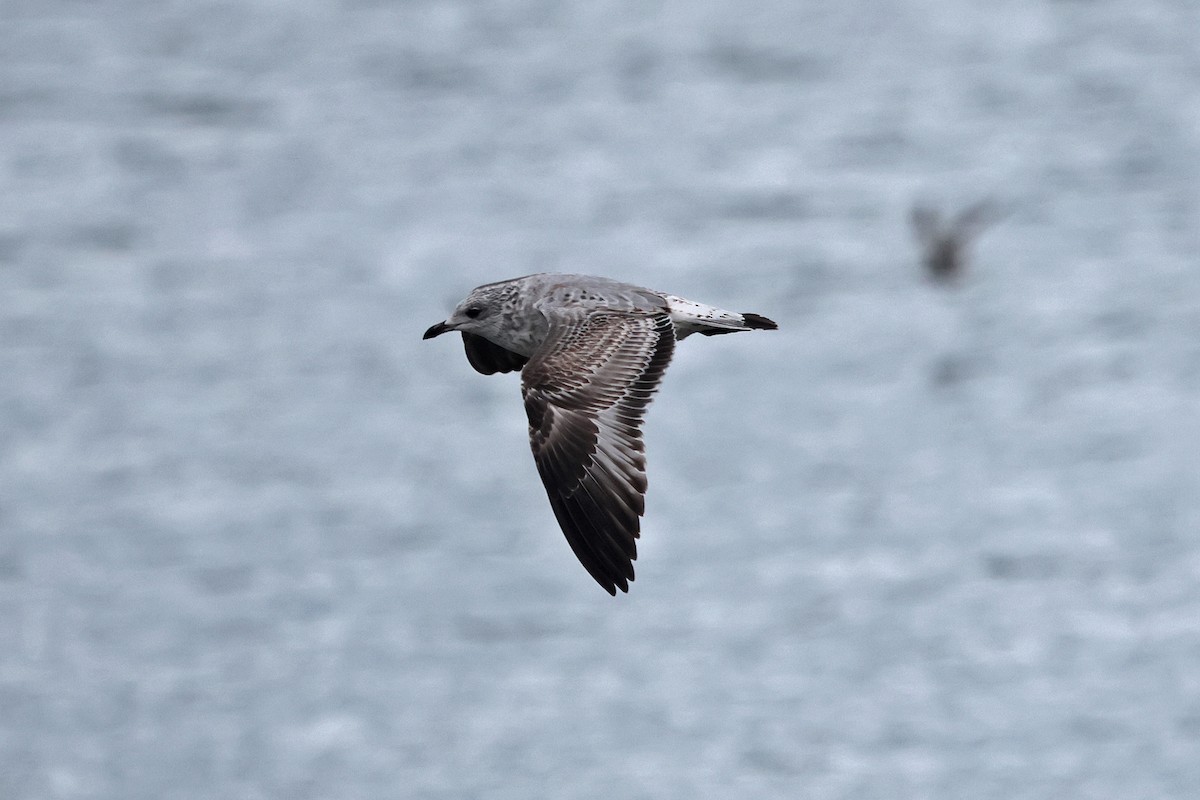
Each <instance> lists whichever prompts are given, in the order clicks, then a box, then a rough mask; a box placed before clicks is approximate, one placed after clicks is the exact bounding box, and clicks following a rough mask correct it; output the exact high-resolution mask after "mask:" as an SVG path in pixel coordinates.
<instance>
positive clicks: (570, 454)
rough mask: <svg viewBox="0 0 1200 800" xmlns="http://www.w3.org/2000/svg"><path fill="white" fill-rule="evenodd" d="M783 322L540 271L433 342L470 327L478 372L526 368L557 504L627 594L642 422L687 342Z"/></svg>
mask: <svg viewBox="0 0 1200 800" xmlns="http://www.w3.org/2000/svg"><path fill="white" fill-rule="evenodd" d="M777 327H778V326H777V325H776V324H775V323H774V322H773V321H772V320H769V319H767V318H766V317H763V316H759V315H758V314H750V313H743V314H738V313H735V312H732V311H723V310H721V309H719V308H715V307H713V306H709V305H705V304H703V303H696V302H693V301H691V300H685V299H683V298H682V297H676V296H675V295H671V294H663V293H661V292H655V291H652V290H650V289H643V288H642V287H640V286H634V285H632V284H628V283H621V282H619V281H615V280H610V279H608V278H598V277H594V276H591V275H565V274H555V273H539V274H536V275H526V276H524V277H521V278H514V279H512V280H507V281H500V282H498V283H488V284H484V285H483V286H479V287H476V288H475V289H473V290H472V291H471V293H470V294H469V295H467V298H466V299H465V300H463V301H462V302H461V303H459V304H458V307H457V308H455V309H454V313H453V314H451V315H450V317H449V319H446V320H445V321H444V322H439V323H437V324H436V325H433V326H432V327H430V328H429V330H427V331H425V335H424V336H423V337H422V338H424V339H432V338H433V337H435V336H440V335H442V334H443V333H449V332H450V331H458V332H459V333H461V334H462V338H463V346H464V348H465V349H466V352H467V360H468V361H469V362H470V363H471V366H472V367H474V368H475V369H476V371H478V372H480V373H482V374H484V375H492V374H494V373H497V372H501V373H504V372H513V371H516V370H520V371H521V394H522V396H523V398H524V400H525V413H526V415H527V416H528V418H529V444H530V447H531V448H532V450H533V460H534V462H535V464H536V465H537V470H538V474H539V475H540V476H541V478H542V483H543V484H544V485H545V487H546V494H547V496H548V497H549V498H550V507H551V509H553V511H554V516H555V518H556V519H557V520H558V524H559V526H560V527H561V528H562V531H563V534H564V535H565V536H566V538H567V543H568V544H570V546H571V550H572V551H574V553H575V556H576V557H577V558H578V559H579V561H580V563H581V564H583V566H584V568H585V569H586V570H587V571H588V573H589V574H590V575H591V576H592V577H593V578H594V579H595V580H596V582H597V583H599V584H600V585H601V586H602V587H603V588H604V589H605V590H606V591H607V592H608V593H609V594H611V595H616V593H617V589H620V590H621V591H623V592H628V591H629V581H632V580H633V560H634V559H636V558H637V545H636V540H637V538H638V537H639V535H640V532H641V519H640V518H641V516H642V515H643V513H644V512H645V494H646V458H645V446H644V445H643V443H642V421H643V419H644V417H645V414H646V408H647V406H648V405H649V404H650V400H651V398H652V397H653V395H654V393H655V392H656V391H657V390H658V387H659V384H660V382H661V381H662V378H663V373H664V372H665V371H666V369H667V364H668V363H669V362H670V360H671V355H672V354H673V353H674V351H675V342H676V340H679V339H684V338H686V337H688V336H690V335H691V334H693V333H699V334H702V335H704V336H716V335H718V334H723V333H736V332H738V331H748V330H755V329H758V330H775V329H776V328H777Z"/></svg>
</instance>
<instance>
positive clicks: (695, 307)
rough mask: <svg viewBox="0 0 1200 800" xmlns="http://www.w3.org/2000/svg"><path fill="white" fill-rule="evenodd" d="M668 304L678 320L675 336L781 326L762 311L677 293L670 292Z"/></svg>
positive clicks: (707, 334)
mask: <svg viewBox="0 0 1200 800" xmlns="http://www.w3.org/2000/svg"><path fill="white" fill-rule="evenodd" d="M667 307H668V308H669V309H670V312H671V322H673V323H675V338H676V339H682V338H684V337H685V336H690V335H692V334H693V333H699V334H701V335H702V336H718V335H720V334H722V333H737V332H738V331H750V330H763V331H773V330H776V329H777V328H778V327H779V326H778V325H776V324H775V321H774V320H770V319H767V318H766V317H764V316H762V315H761V314H751V313H748V312H747V313H744V314H738V313H735V312H733V311H725V310H723V309H720V308H716V307H714V306H707V305H704V304H703V303H696V302H693V301H691V300H685V299H683V298H682V297H676V296H674V295H668V296H667Z"/></svg>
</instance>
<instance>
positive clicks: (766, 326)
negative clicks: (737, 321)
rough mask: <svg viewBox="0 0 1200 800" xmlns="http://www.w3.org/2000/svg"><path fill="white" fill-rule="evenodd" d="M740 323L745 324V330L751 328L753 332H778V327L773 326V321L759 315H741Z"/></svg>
mask: <svg viewBox="0 0 1200 800" xmlns="http://www.w3.org/2000/svg"><path fill="white" fill-rule="evenodd" d="M742 322H744V323H745V325H746V327H747V328H753V329H755V330H760V331H776V330H779V326H778V325H777V324H775V320H773V319H767V318H766V317H764V316H761V315H759V314H749V313H744V314H742Z"/></svg>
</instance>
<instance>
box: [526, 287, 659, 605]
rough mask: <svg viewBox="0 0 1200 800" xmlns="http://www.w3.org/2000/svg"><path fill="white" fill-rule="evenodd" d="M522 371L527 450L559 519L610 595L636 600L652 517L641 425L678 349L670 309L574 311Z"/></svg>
mask: <svg viewBox="0 0 1200 800" xmlns="http://www.w3.org/2000/svg"><path fill="white" fill-rule="evenodd" d="M548 316H550V332H549V335H548V337H547V339H546V341H545V343H544V344H543V345H542V347H541V348H540V349H539V351H538V352H537V353H534V355H533V358H532V359H531V360H530V361H529V364H528V365H526V367H525V369H524V370H523V371H522V373H521V376H522V381H521V387H522V392H523V395H524V398H525V412H526V414H527V415H528V416H529V443H530V446H531V447H532V448H533V459H534V461H535V462H536V463H537V468H538V474H540V475H541V476H542V483H544V484H545V486H546V494H547V495H548V496H549V497H550V506H551V508H553V509H554V516H555V517H557V518H558V524H559V525H560V526H561V527H562V530H563V533H564V534H566V537H567V542H568V543H569V544H570V545H571V549H572V550H573V551H574V552H575V555H576V557H578V558H579V561H580V563H582V564H583V566H584V568H585V569H587V571H588V572H589V573H590V574H591V576H592V577H593V578H595V579H596V582H597V583H599V584H600V585H601V586H603V587H604V588H605V589H606V590H607V591H608V593H609V594H613V595H615V594H616V593H617V588H618V587H619V588H620V589H621V591H624V592H627V591H629V581H631V580H633V560H634V559H635V558H637V545H636V542H635V540H636V539H637V537H638V535H639V532H640V526H641V520H640V519H639V518H640V517H641V515H642V513H643V512H644V510H645V502H644V499H643V498H644V495H645V493H646V458H645V447H644V445H643V444H642V431H641V425H642V419H643V417H644V415H645V412H646V407H647V406H648V405H649V403H650V399H651V397H652V396H653V395H654V392H655V391H656V390H657V389H658V385H659V383H660V382H661V381H662V377H663V373H664V371H665V370H666V368H667V364H668V363H669V362H670V360H671V354H672V352H673V351H674V347H675V329H674V326H673V325H672V323H671V318H670V316H669V315H668V314H667V312H666V310H665V309H663V310H661V311H656V312H637V313H632V314H631V313H616V312H611V313H610V312H604V311H595V310H593V311H591V312H588V311H586V310H584V309H570V310H561V311H556V312H554V314H553V315H548Z"/></svg>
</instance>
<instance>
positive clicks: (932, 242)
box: [909, 200, 1000, 285]
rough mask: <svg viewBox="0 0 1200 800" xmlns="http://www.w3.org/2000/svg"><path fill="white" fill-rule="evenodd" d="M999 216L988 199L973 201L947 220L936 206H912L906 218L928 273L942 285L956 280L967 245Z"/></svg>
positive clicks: (958, 277) (959, 273)
mask: <svg viewBox="0 0 1200 800" xmlns="http://www.w3.org/2000/svg"><path fill="white" fill-rule="evenodd" d="M999 217H1000V213H999V211H998V210H997V209H996V208H995V206H994V204H993V203H992V202H991V201H989V200H982V201H980V202H977V203H973V204H971V205H969V206H967V207H966V208H964V209H963V210H962V211H960V212H959V213H958V214H957V215H956V216H954V217H952V218H949V219H946V220H943V219H942V215H941V214H940V213H939V212H938V210H937V209H935V208H932V207H930V206H927V205H916V206H913V208H912V210H911V211H910V212H909V222H910V223H911V225H912V228H913V234H914V236H916V239H917V244H919V245H920V246H921V260H922V262H923V263H924V264H925V269H926V270H927V271H928V272H929V277H930V278H932V279H933V281H934V282H935V283H940V284H942V285H951V284H954V283H957V282H958V280H959V279H960V278H961V277H962V274H963V272H964V271H965V269H966V266H967V248H968V247H969V246H970V245H971V244H972V243H973V242H974V240H975V239H976V238H978V236H979V234H980V233H982V232H983V231H984V229H985V228H987V227H988V226H989V225H990V224H992V223H993V222H995V221H996V220H997V219H998V218H999Z"/></svg>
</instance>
